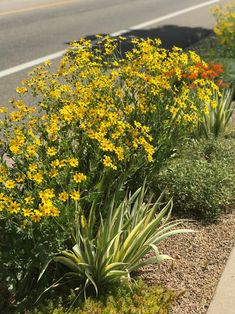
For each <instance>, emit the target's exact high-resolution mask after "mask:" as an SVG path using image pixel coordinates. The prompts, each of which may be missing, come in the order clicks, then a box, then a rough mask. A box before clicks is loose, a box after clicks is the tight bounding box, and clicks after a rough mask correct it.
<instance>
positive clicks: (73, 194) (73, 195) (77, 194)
mask: <svg viewBox="0 0 235 314" xmlns="http://www.w3.org/2000/svg"><path fill="white" fill-rule="evenodd" d="M70 197H71V198H72V199H73V200H74V201H79V200H80V192H79V191H75V190H74V191H72V192H71V193H70Z"/></svg>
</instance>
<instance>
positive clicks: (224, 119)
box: [199, 88, 234, 137]
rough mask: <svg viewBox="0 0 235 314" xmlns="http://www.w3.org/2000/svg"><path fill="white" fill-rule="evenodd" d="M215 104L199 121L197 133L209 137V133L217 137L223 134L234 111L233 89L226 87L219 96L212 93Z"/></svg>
mask: <svg viewBox="0 0 235 314" xmlns="http://www.w3.org/2000/svg"><path fill="white" fill-rule="evenodd" d="M213 97H214V100H215V101H216V103H217V106H216V107H215V108H213V109H210V110H209V113H208V114H205V115H204V117H203V120H202V122H200V123H199V135H202V134H203V135H204V136H206V137H209V136H210V135H211V134H212V135H214V136H215V137H218V136H219V135H221V134H224V133H225V131H226V128H227V125H228V123H229V121H230V119H231V117H232V114H233V112H234V103H233V102H232V100H233V89H232V88H227V89H225V90H224V91H223V92H222V95H221V96H218V95H213Z"/></svg>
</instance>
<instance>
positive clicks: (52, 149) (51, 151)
mask: <svg viewBox="0 0 235 314" xmlns="http://www.w3.org/2000/svg"><path fill="white" fill-rule="evenodd" d="M56 154H57V149H56V148H55V147H49V148H48V149H47V155H48V156H55V155H56Z"/></svg>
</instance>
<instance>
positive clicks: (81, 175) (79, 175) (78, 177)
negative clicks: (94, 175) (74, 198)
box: [73, 172, 87, 183]
mask: <svg viewBox="0 0 235 314" xmlns="http://www.w3.org/2000/svg"><path fill="white" fill-rule="evenodd" d="M86 179H87V176H86V175H85V174H84V173H82V172H78V173H76V174H75V175H74V176H73V180H74V181H75V182H76V183H81V182H82V181H86Z"/></svg>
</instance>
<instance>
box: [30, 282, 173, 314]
mask: <svg viewBox="0 0 235 314" xmlns="http://www.w3.org/2000/svg"><path fill="white" fill-rule="evenodd" d="M74 297H75V296H72V298H74ZM177 297H178V296H177V294H176V293H175V292H173V291H171V290H166V289H164V288H162V287H160V286H147V285H146V284H144V283H143V282H142V281H138V282H137V284H136V283H132V284H131V285H130V286H129V285H128V286H127V285H122V286H118V287H112V288H111V289H110V290H109V291H106V293H105V294H104V295H102V297H99V298H98V299H95V298H88V299H87V300H86V301H83V302H82V301H78V302H77V303H76V306H74V307H73V308H71V309H70V310H69V313H70V314H127V313H130V314H140V313H141V314H145V313H146V314H147V313H148V314H157V313H161V314H167V313H170V311H171V309H172V303H173V302H174V301H175V300H176V299H177ZM67 310H68V309H67V308H65V307H64V306H63V305H62V304H61V302H58V301H55V300H54V301H52V300H51V301H49V302H48V303H47V305H41V306H38V307H37V308H36V309H34V311H33V313H34V314H44V313H48V314H62V313H63V314H64V313H66V311H67Z"/></svg>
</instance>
